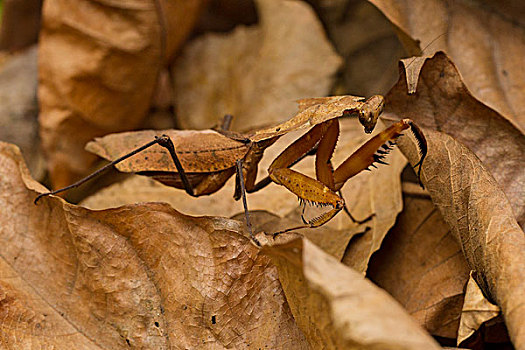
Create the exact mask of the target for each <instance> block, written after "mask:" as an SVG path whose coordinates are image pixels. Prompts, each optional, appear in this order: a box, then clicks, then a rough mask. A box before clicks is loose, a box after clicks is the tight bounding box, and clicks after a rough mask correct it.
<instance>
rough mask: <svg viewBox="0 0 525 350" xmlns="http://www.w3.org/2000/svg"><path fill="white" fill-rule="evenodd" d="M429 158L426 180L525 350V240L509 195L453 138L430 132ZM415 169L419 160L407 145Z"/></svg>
mask: <svg viewBox="0 0 525 350" xmlns="http://www.w3.org/2000/svg"><path fill="white" fill-rule="evenodd" d="M425 135H426V138H427V141H428V149H429V153H428V156H427V159H426V160H425V162H424V163H423V172H422V178H423V183H424V184H425V186H426V188H427V189H428V191H429V193H430V195H431V197H432V201H433V202H434V204H435V205H436V206H437V207H438V208H439V210H440V211H441V214H442V215H443V218H444V219H445V221H446V222H447V223H448V225H449V226H450V228H451V229H452V232H453V234H454V236H455V237H456V239H457V241H458V242H460V244H461V249H462V250H463V253H464V256H465V258H466V260H467V263H468V265H469V268H470V269H472V270H475V271H477V273H478V278H477V279H476V281H477V282H478V284H479V285H480V286H481V288H482V289H483V291H484V292H485V294H486V295H487V296H488V297H489V298H490V300H494V301H495V302H496V303H497V304H498V305H499V306H500V307H501V310H502V312H503V316H504V318H505V323H506V325H507V328H508V330H509V335H510V337H511V340H512V342H513V344H514V346H515V347H516V349H522V348H525V328H524V327H523V324H525V277H524V276H525V261H524V258H525V234H524V232H523V230H522V229H521V228H520V226H519V225H518V223H517V222H516V219H515V218H514V215H513V213H512V208H511V206H510V204H509V202H508V200H507V198H506V197H505V194H504V193H503V191H502V190H501V189H500V187H499V186H498V184H497V182H496V180H495V179H494V178H493V177H492V176H491V174H490V173H489V171H488V170H487V169H486V168H485V167H484V166H483V164H482V163H481V161H480V160H479V159H478V158H477V157H476V156H475V155H474V154H473V153H472V152H471V151H469V149H468V148H466V147H465V146H463V145H462V144H461V143H459V142H458V141H456V140H454V139H453V138H451V137H450V136H448V135H446V134H444V133H440V132H435V131H431V130H428V129H427V130H425ZM400 147H401V148H402V150H403V152H404V153H405V154H407V155H408V158H409V159H410V161H411V162H412V163H415V162H417V160H418V159H419V155H418V154H417V151H416V148H415V147H414V145H410V144H409V143H407V142H404V140H401V141H400Z"/></svg>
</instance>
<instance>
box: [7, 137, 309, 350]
mask: <svg viewBox="0 0 525 350" xmlns="http://www.w3.org/2000/svg"><path fill="white" fill-rule="evenodd" d="M0 171H1V174H0V190H1V191H0V193H1V195H0V207H1V208H2V210H1V211H0V242H1V244H2V247H3V248H2V251H1V253H0V273H1V274H2V277H5V278H2V279H1V280H0V287H1V291H0V297H2V299H3V303H4V304H3V305H4V306H5V305H6V304H7V305H8V307H9V308H8V309H2V312H4V316H6V317H3V318H2V319H1V320H2V321H1V322H0V329H1V330H2V337H4V339H6V340H5V341H9V342H11V343H9V346H8V348H10V349H20V348H21V347H23V346H26V345H27V344H31V346H38V347H41V348H49V347H53V346H54V347H55V348H57V349H71V348H79V347H85V348H88V349H89V348H97V349H99V348H103V349H123V348H127V347H136V348H148V349H168V348H208V349H226V348H237V349H239V348H247V347H248V346H250V347H253V348H271V349H275V348H283V349H307V348H308V344H307V343H306V339H305V337H304V335H303V334H302V332H301V331H300V330H299V328H298V327H297V325H296V324H295V321H294V319H293V317H292V314H291V312H290V309H289V307H288V305H287V301H286V298H285V296H284V293H283V290H282V288H281V285H280V283H279V280H278V272H277V269H276V268H275V267H273V266H272V265H271V263H270V260H269V258H268V257H266V256H264V255H262V254H260V253H259V249H258V248H256V247H255V246H254V245H253V243H251V241H250V240H249V239H248V238H246V237H244V236H243V235H242V234H241V233H240V232H242V226H241V224H240V223H239V222H238V221H233V220H229V219H221V218H213V217H202V218H194V217H189V216H185V215H182V214H180V213H178V212H177V211H175V210H174V209H173V208H171V207H170V206H169V205H167V204H159V203H150V204H143V205H140V204H138V205H129V206H124V207H120V208H116V209H111V210H103V211H96V212H94V211H90V210H88V209H85V208H82V207H78V206H75V205H71V204H68V203H66V202H64V201H63V200H61V199H60V198H57V197H46V198H43V199H42V200H41V201H40V202H39V204H38V205H35V204H34V203H33V200H34V198H35V196H36V195H37V193H40V192H43V191H44V190H45V189H44V188H43V187H42V186H41V185H40V184H38V183H36V182H35V181H34V180H32V179H31V178H30V177H29V174H28V171H27V169H26V168H25V165H24V164H23V162H22V160H21V157H20V152H19V151H18V149H17V148H16V147H14V146H12V145H9V144H5V143H0ZM7 265H9V268H7V267H6V266H7ZM10 269H12V270H10ZM21 280H23V283H22V282H21ZM10 311H12V312H14V314H13V315H11V314H6V312H10ZM17 315H20V318H17V319H16V320H15V319H14V317H16V316H17ZM47 320H49V321H47ZM14 321H15V322H14ZM11 322H14V323H11ZM62 340H63V342H62ZM12 341H16V342H15V343H12ZM72 344H73V345H72Z"/></svg>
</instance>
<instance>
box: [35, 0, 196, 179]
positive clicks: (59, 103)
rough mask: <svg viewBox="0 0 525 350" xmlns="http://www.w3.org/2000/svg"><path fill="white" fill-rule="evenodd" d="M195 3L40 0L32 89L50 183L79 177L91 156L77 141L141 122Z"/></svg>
mask: <svg viewBox="0 0 525 350" xmlns="http://www.w3.org/2000/svg"><path fill="white" fill-rule="evenodd" d="M201 3H202V1H201V0H197V1H184V0H177V1H159V2H157V1H153V0H150V1H136V0H126V1H120V2H118V3H117V2H114V1H109V0H104V1H92V0H82V1H80V2H79V3H77V2H75V3H71V2H68V1H49V2H45V3H44V8H43V23H42V31H41V34H40V44H39V75H40V77H39V78H40V85H39V91H38V94H39V102H40V108H41V110H40V123H41V137H42V142H43V146H44V149H45V151H46V153H47V157H48V161H49V163H48V169H49V171H50V174H51V180H52V183H53V187H55V188H60V187H64V186H66V185H69V184H71V183H72V182H73V180H74V179H77V178H79V177H80V175H85V172H87V171H88V170H89V168H90V166H91V165H92V163H93V161H94V159H95V157H94V156H93V155H90V154H89V153H86V152H85V151H84V145H85V144H86V143H87V142H88V141H89V140H91V139H92V138H93V137H95V136H101V135H104V134H107V133H111V132H117V131H124V130H131V129H134V128H137V127H139V126H140V125H141V124H142V122H143V120H144V117H145V116H146V112H147V109H148V107H149V105H150V102H151V99H152V96H153V93H154V89H155V86H156V81H157V77H158V75H159V71H160V69H161V67H162V65H163V64H166V61H167V60H168V59H169V58H170V57H171V56H172V55H173V53H174V51H175V50H176V49H177V48H178V46H179V45H180V44H181V43H182V41H183V40H184V39H185V37H186V36H187V35H188V34H189V31H190V30H191V28H192V26H193V23H194V22H195V19H196V17H197V15H198V13H199V8H200V6H201ZM168 11H169V12H168ZM101 23H103V24H104V25H101ZM175 27H176V28H175Z"/></svg>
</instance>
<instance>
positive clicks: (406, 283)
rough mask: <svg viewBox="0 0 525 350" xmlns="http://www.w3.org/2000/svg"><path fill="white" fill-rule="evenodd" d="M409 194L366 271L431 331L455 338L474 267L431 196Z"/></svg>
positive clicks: (433, 333) (441, 335)
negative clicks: (395, 221) (417, 196)
mask: <svg viewBox="0 0 525 350" xmlns="http://www.w3.org/2000/svg"><path fill="white" fill-rule="evenodd" d="M404 199H405V201H404V208H403V212H402V213H401V214H400V215H399V217H398V220H397V223H396V225H395V226H394V227H393V228H392V229H391V230H390V232H389V234H388V235H387V236H386V238H385V241H384V242H383V245H382V246H381V249H380V250H379V251H378V252H377V253H376V254H374V256H373V257H372V259H371V262H370V268H369V269H368V271H367V275H368V276H369V278H370V279H371V280H372V281H374V282H375V283H377V284H378V285H379V286H380V287H381V288H384V289H385V290H386V291H387V292H389V293H390V294H391V295H392V296H393V297H394V298H395V299H396V300H397V301H399V302H400V303H401V305H403V307H404V308H405V309H406V310H407V311H408V313H409V314H410V315H411V316H412V317H414V318H415V319H416V320H417V321H418V323H419V324H420V325H421V326H422V327H424V328H425V329H426V330H427V331H428V332H430V334H432V335H436V336H440V337H445V338H451V339H455V338H456V335H457V332H458V327H459V319H460V315H461V309H462V305H463V298H464V287H465V284H466V283H467V280H468V276H469V268H468V266H467V263H466V261H465V258H464V257H463V254H462V251H461V247H460V246H459V244H458V243H457V242H456V240H455V237H454V236H453V235H452V232H451V231H450V228H449V227H448V225H447V223H446V222H444V221H443V218H442V216H441V214H440V213H439V211H438V209H437V208H436V207H435V206H434V205H433V204H432V202H431V201H430V199H422V198H410V197H405V198H404Z"/></svg>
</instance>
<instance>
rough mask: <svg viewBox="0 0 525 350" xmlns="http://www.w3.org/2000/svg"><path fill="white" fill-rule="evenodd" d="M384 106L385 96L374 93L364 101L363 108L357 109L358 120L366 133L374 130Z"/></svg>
mask: <svg viewBox="0 0 525 350" xmlns="http://www.w3.org/2000/svg"><path fill="white" fill-rule="evenodd" d="M384 107H385V98H384V97H383V96H381V95H374V96H372V97H370V98H369V99H367V100H366V101H365V103H364V105H363V108H362V109H361V110H360V111H359V122H360V123H361V124H362V125H363V126H364V128H365V132H366V133H367V134H370V133H371V132H372V130H374V127H375V126H376V123H377V119H378V118H379V116H380V115H381V113H382V112H383V109H384Z"/></svg>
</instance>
